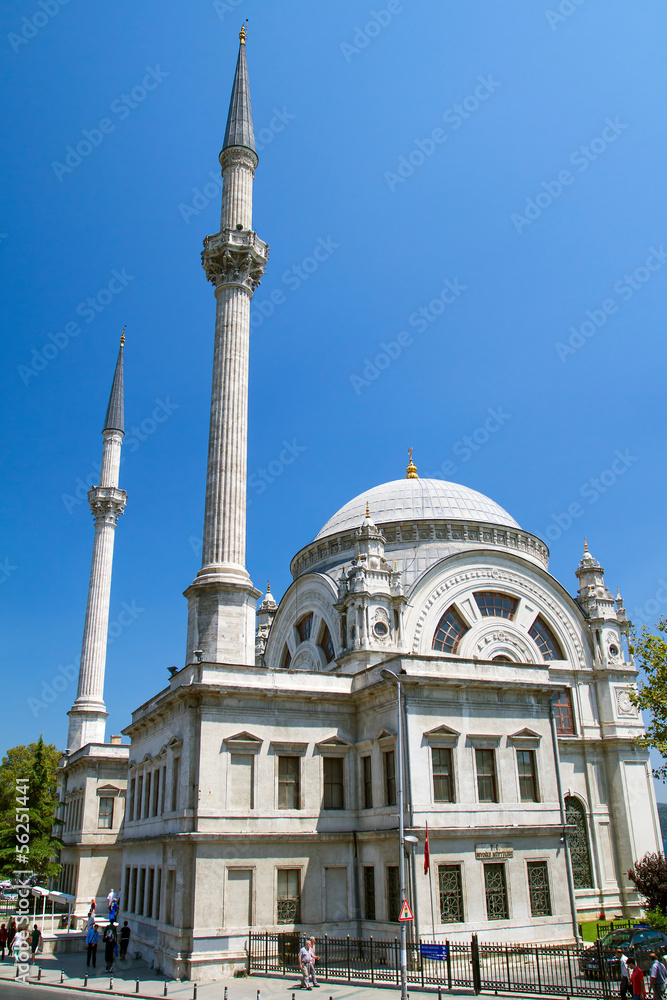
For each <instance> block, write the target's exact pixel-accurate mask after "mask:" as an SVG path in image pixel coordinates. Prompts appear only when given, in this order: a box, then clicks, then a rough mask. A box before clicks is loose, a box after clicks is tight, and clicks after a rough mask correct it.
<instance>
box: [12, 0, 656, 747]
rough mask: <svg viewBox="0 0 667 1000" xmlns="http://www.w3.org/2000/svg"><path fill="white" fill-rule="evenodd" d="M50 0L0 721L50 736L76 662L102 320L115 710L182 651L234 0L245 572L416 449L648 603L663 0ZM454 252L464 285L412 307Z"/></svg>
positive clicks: (31, 60)
mask: <svg viewBox="0 0 667 1000" xmlns="http://www.w3.org/2000/svg"><path fill="white" fill-rule="evenodd" d="M44 3H45V5H46V12H45V10H44V7H40V6H38V4H37V0H34V3H18V2H8V3H6V4H5V5H4V7H3V11H2V14H1V15H0V16H1V19H2V30H1V31H0V45H1V46H2V49H3V83H4V101H3V106H4V109H5V128H4V144H3V145H4V155H3V157H2V171H3V174H4V176H3V184H2V195H1V197H2V211H1V213H0V234H1V235H0V254H1V255H2V263H3V270H4V275H5V282H4V291H3V293H2V299H1V309H2V321H3V329H4V334H5V335H4V338H3V349H4V365H3V370H2V392H1V397H0V398H1V405H2V408H3V411H4V428H5V431H4V449H3V451H4V458H5V463H6V469H5V476H4V480H5V490H4V494H3V504H2V515H3V518H2V520H3V527H4V533H3V541H2V551H0V559H2V560H4V561H3V562H2V569H1V572H0V579H1V580H2V583H1V589H0V594H1V595H2V631H3V654H4V657H3V658H4V664H3V677H4V686H3V687H4V712H3V724H2V747H1V748H0V749H2V750H4V748H5V747H6V746H11V745H13V744H14V743H17V742H20V741H24V740H28V739H32V738H34V737H35V736H36V735H37V734H38V733H39V732H40V730H41V731H43V732H44V736H45V738H46V739H48V740H52V741H54V742H56V743H57V744H59V745H62V744H63V741H64V739H65V735H66V731H67V730H66V725H67V718H66V715H65V713H66V711H67V709H68V708H69V706H70V705H71V703H72V701H73V698H74V696H75V683H74V682H68V683H67V686H66V687H65V688H64V690H58V691H56V690H55V688H54V686H53V685H54V679H57V678H59V677H64V678H65V680H67V678H66V674H67V673H68V672H71V671H68V665H69V664H72V663H74V662H75V661H76V658H77V657H78V654H79V650H80V644H81V632H82V625H83V616H84V610H85V602H86V591H87V583H88V573H89V566H90V554H91V545H92V535H93V524H92V518H91V516H90V513H89V512H88V509H87V505H86V503H85V502H76V501H78V499H79V497H81V496H82V495H83V487H82V485H81V482H82V481H84V482H85V481H86V480H88V483H90V482H92V481H93V480H94V479H95V476H96V463H97V462H98V461H99V458H100V454H101V437H100V430H101V426H102V421H103V418H104V411H105V407H106V402H107V397H108V392H109V387H110V383H111V377H112V373H113V366H114V363H115V357H116V351H117V344H118V337H119V334H120V330H121V328H122V326H123V324H125V323H126V324H127V350H126V381H125V385H126V419H127V424H128V433H127V437H126V443H125V448H124V462H123V466H122V474H121V485H122V486H123V487H125V488H126V489H127V491H128V494H129V500H128V506H127V511H126V514H125V516H124V517H123V518H122V520H121V523H120V524H119V527H118V532H117V539H116V554H115V565H114V581H113V593H112V609H111V621H112V623H116V624H115V626H113V625H112V627H113V629H114V630H115V631H117V632H119V633H120V634H118V635H117V636H116V637H115V638H114V641H113V643H112V644H111V646H110V648H109V655H108V664H107V685H106V692H105V694H106V701H107V705H108V708H109V711H110V718H109V723H108V727H109V728H108V732H110V733H113V732H117V731H120V729H121V727H122V726H124V725H125V724H126V723H127V721H128V719H129V712H130V710H131V709H132V708H133V707H136V706H137V705H139V704H140V703H141V702H142V701H144V700H145V699H146V698H147V697H148V696H149V695H151V694H152V693H153V692H155V691H156V690H158V689H159V688H160V687H161V686H162V685H163V684H164V683H165V682H166V680H167V669H166V668H167V667H168V666H170V665H171V664H176V665H180V664H182V662H183V655H184V647H185V622H186V603H185V600H184V599H183V597H182V596H181V592H182V591H183V589H185V587H186V586H187V585H188V584H189V583H190V581H191V580H192V578H193V576H194V574H195V573H196V570H197V568H198V565H199V562H198V552H197V545H198V543H199V539H200V537H201V527H202V511H203V495H204V476H205V468H206V448H207V434H208V406H209V393H210V369H211V358H212V333H213V320H214V298H213V294H212V290H211V287H210V286H209V285H207V283H206V280H205V277H204V274H203V271H202V269H201V267H200V261H199V254H200V250H201V241H202V239H203V237H204V236H205V235H207V234H209V233H214V232H216V231H217V229H218V225H219V191H218V188H217V185H216V182H215V180H214V179H213V178H215V177H217V176H218V173H219V168H218V162H217V155H218V152H219V149H220V146H221V142H222V136H223V131H224V125H225V120H226V114H227V105H228V99H229V93H230V88H231V82H232V77H233V72H234V65H235V60H236V54H237V45H238V30H239V27H240V25H241V23H242V21H243V20H244V19H245V18H246V17H247V18H249V28H248V62H249V69H250V81H251V88H252V101H253V111H254V118H255V128H256V132H257V134H258V138H259V142H260V143H262V144H263V146H264V148H263V149H262V150H261V152H260V163H259V168H258V170H257V175H256V183H255V226H256V229H257V231H258V233H259V235H260V236H261V237H262V238H264V239H266V240H268V242H269V244H270V246H271V256H270V261H269V268H268V271H267V274H266V277H265V279H264V281H263V283H262V286H261V288H260V289H259V290H258V292H257V294H256V296H255V302H254V305H253V309H254V320H253V322H254V332H253V337H252V361H251V365H252V368H251V393H250V454H249V471H250V473H251V475H254V478H251V486H250V490H249V495H250V500H251V505H250V508H249V524H248V565H249V570H250V573H251V576H252V578H253V580H254V581H255V582H256V583H257V585H258V586H260V587H263V586H264V585H265V582H266V578H267V577H270V578H271V583H272V589H273V590H274V592H275V593H276V596H280V594H281V593H282V592H283V591H284V589H285V587H286V586H287V584H288V582H289V579H290V577H289V560H290V558H291V556H292V555H293V554H294V553H295V552H296V551H297V550H298V549H299V548H300V547H301V546H302V545H304V544H306V543H307V542H308V541H309V540H310V539H311V538H312V537H313V536H314V535H315V534H316V532H317V531H318V530H319V528H320V527H321V525H322V524H323V523H324V522H325V521H326V520H327V518H328V517H329V516H330V515H331V514H332V513H333V512H334V511H335V510H336V509H337V508H338V507H340V506H341V505H342V504H343V503H345V502H346V501H347V500H348V499H350V498H351V497H352V496H355V495H357V494H358V493H360V492H362V491H363V490H365V489H367V488H368V487H370V486H372V485H375V484H378V483H381V482H385V481H388V480H391V479H395V478H398V477H401V476H402V475H403V474H404V470H405V465H406V451H407V448H408V446H413V447H414V449H415V451H414V457H415V461H416V463H417V465H418V467H419V471H420V474H421V475H429V474H430V475H435V476H441V477H442V478H449V479H453V480H455V481H458V482H462V483H465V484H466V485H469V486H471V487H474V488H475V489H478V490H481V491H482V492H483V493H485V494H488V495H489V496H491V497H493V498H494V499H495V500H497V501H498V502H499V503H501V504H502V505H503V506H504V507H506V508H507V510H509V511H510V512H511V513H512V514H513V515H514V517H516V519H517V520H518V521H519V522H520V523H521V525H522V526H524V527H525V528H527V529H528V530H530V531H533V532H535V533H536V534H538V535H540V536H541V537H543V538H545V539H546V540H547V541H548V543H549V544H550V547H551V552H552V562H551V568H552V571H553V573H554V575H555V576H556V577H557V578H559V579H560V580H561V581H562V582H563V583H564V584H565V586H566V587H568V589H570V591H571V592H573V593H574V592H575V590H576V580H575V577H574V570H575V568H576V565H577V562H578V560H579V558H580V555H581V552H582V546H583V537H584V535H587V536H588V539H589V545H590V548H591V551H592V552H593V553H594V555H596V556H597V557H598V558H599V559H600V561H601V562H602V564H603V565H604V566H605V567H606V572H607V582H608V585H609V586H610V587H611V588H612V589H613V590H614V591H615V588H616V587H617V586H619V587H620V588H621V591H622V593H623V595H624V597H625V600H626V606H627V607H628V610H629V611H630V613H631V614H632V616H633V617H634V618H635V619H638V618H642V617H643V618H644V619H645V620H646V621H652V620H654V619H655V618H656V617H657V616H658V614H661V613H664V612H665V611H666V610H667V588H665V587H663V584H662V582H661V581H663V580H664V579H665V578H666V577H667V567H666V565H665V548H666V545H667V542H666V540H665V531H664V500H663V498H664V495H665V487H666V483H665V478H666V472H665V462H664V439H665V426H666V412H665V410H666V403H665V391H664V380H665V375H664V370H665V354H666V351H667V347H666V345H665V336H664V312H665V291H666V289H667V218H666V203H665V197H664V177H665V166H666V164H665V159H666V153H667V145H666V143H665V127H664V121H665V107H666V106H667V94H666V90H667V87H666V84H665V72H664V37H665V32H666V31H667V11H666V10H665V6H664V4H663V3H660V2H658V0H647V2H646V3H643V4H641V5H637V4H633V5H629V4H627V3H625V2H622V0H608V2H606V3H604V4H603V3H601V2H600V0H586V2H584V3H582V4H580V5H579V6H575V5H571V6H572V9H573V11H574V12H573V13H572V14H571V15H567V16H566V15H562V14H561V15H559V14H558V4H557V3H556V2H551V3H549V2H546V0H514V2H513V3H511V4H507V3H505V4H497V3H493V2H490V0H448V2H447V3H446V4H445V3H442V2H441V0H391V3H387V2H385V0H378V3H377V4H375V5H370V4H367V3H365V2H361V0H339V2H337V3H335V4H313V3H306V2H303V0H291V2H290V3H288V4H275V3H269V2H267V0H218V2H217V3H211V2H207V0H199V2H197V3H192V4H187V5H173V4H172V5H169V4H166V5H165V4H163V3H159V4H158V3H157V2H156V0H143V2H142V3H141V4H136V3H129V2H127V0H117V2H116V3H114V4H111V5H109V4H107V5H101V4H85V3H82V2H81V0H71V2H70V3H67V4H65V5H64V6H62V7H60V6H58V3H57V0H44ZM561 7H564V9H567V8H568V5H567V4H565V5H563V4H561ZM371 11H374V12H375V13H374V14H372V13H371ZM550 12H551V13H550ZM86 133H87V136H86ZM82 142H83V145H82V146H80V149H79V153H77V152H76V147H77V146H78V145H79V144H80V143H82ZM68 147H72V149H73V152H71V153H69V156H68ZM79 157H80V162H77V160H78V158H79ZM663 241H664V242H663ZM323 245H324V246H325V247H327V248H328V249H326V250H324V249H321V250H320V252H319V256H320V257H325V258H326V259H324V260H322V261H320V262H318V264H317V268H316V269H313V263H314V258H312V254H313V251H314V250H315V248H316V247H318V246H319V247H320V248H321V247H322V246H323ZM304 261H305V262H306V263H305V264H304V263H303V262H304ZM647 261H648V264H647ZM114 275H116V276H115V277H114ZM118 275H120V278H119V277H118ZM447 281H449V282H450V283H451V284H450V289H451V287H454V288H456V289H457V290H458V294H456V295H454V294H453V293H452V292H451V291H450V292H449V293H447V294H446V298H448V299H451V300H453V301H450V302H449V303H448V304H447V305H446V306H445V307H444V309H442V308H441V305H440V304H439V303H438V302H436V304H435V306H434V307H433V308H431V305H430V303H431V302H432V301H433V300H435V299H436V298H437V297H438V296H439V295H440V293H441V292H442V290H443V288H444V287H445V283H446V282H447ZM109 288H111V291H109V290H108V289H109ZM272 293H274V297H273V314H272V315H268V313H270V312H271V307H272ZM278 293H280V294H278ZM89 299H92V300H94V304H93V305H90V304H88V305H87V304H86V302H87V300H89ZM605 306H606V311H605ZM420 309H423V310H424V311H425V313H426V317H425V318H424V317H423V314H422V316H420V314H419V310H420ZM262 310H263V312H262ZM436 313H439V314H436ZM413 314H416V315H413ZM589 314H590V315H589ZM411 317H412V323H411V322H410V318H411ZM586 322H588V324H589V325H588V326H584V331H583V332H582V331H581V327H582V324H584V323H586ZM68 324H69V325H68ZM571 328H575V329H574V331H573V329H571ZM74 331H77V332H74ZM403 331H404V335H403V337H402V340H401V341H400V342H399V341H398V340H397V337H398V335H399V334H401V333H402V332H403ZM51 335H53V336H52V338H51ZM383 343H384V344H388V345H389V350H390V354H391V353H393V354H395V355H397V356H395V357H391V358H387V355H382V352H383V350H384V348H383V347H382V346H381V345H382V344H383ZM394 343H395V344H396V345H399V346H400V348H401V349H400V354H397V352H398V346H394ZM559 344H560V345H564V346H561V347H559V346H558V345H559ZM45 345H46V350H45ZM378 354H380V355H381V357H380V361H379V365H375V360H374V359H375V358H376V356H378ZM366 359H368V360H369V361H370V367H368V366H367V361H366ZM387 361H388V362H389V363H388V364H386V362H387ZM383 365H384V366H385V367H384V368H383V367H382V366H383ZM37 369H41V370H39V371H38V370H37ZM362 380H363V381H362ZM156 408H158V410H157V416H158V417H159V418H160V421H157V420H155V417H154V416H153V414H154V411H155V410H156ZM489 410H493V411H495V412H496V413H497V414H498V413H499V414H500V418H499V419H497V420H496V422H495V423H493V424H492V426H493V427H496V424H497V425H498V426H497V429H495V430H494V431H493V432H492V433H490V434H488V433H486V432H485V431H484V424H485V421H486V420H487V418H488V417H489ZM133 427H138V428H139V432H138V434H137V432H136V431H133V430H132V428H133ZM142 428H143V429H142ZM466 436H468V437H469V438H472V439H473V442H474V449H471V448H469V446H468V445H466V444H465V441H464V439H465V438H466ZM485 437H486V438H488V439H487V440H484V438H485ZM285 441H287V442H289V443H290V444H291V446H292V448H293V450H294V451H295V452H296V453H297V455H296V458H295V460H294V461H293V462H292V463H291V464H289V465H281V463H280V460H279V455H280V453H281V451H283V449H284V447H285V445H284V444H283V442H285ZM617 453H620V455H622V456H624V458H623V459H622V460H621V459H619V458H618V455H617ZM270 463H273V464H272V465H270ZM261 469H267V470H269V469H271V470H272V473H273V474H271V473H267V474H268V475H270V478H271V479H272V482H270V483H269V482H268V481H267V480H266V478H265V479H262V478H261V477H262V475H263V474H262V473H261V472H260V471H259V470H261ZM610 470H612V471H610ZM596 482H597V485H596ZM77 488H78V493H79V496H78V497H77ZM571 505H575V506H574V508H573V510H574V511H575V516H574V517H573V518H571V519H572V524H571V526H570V527H566V525H567V518H566V517H565V516H564V515H565V514H566V512H567V511H568V508H570V507H571ZM568 516H570V515H568ZM559 522H560V524H559ZM125 606H129V608H130V610H129V611H128V610H127V607H125ZM119 616H120V617H119ZM122 623H126V624H122ZM60 667H63V669H64V671H65V673H63V672H62V671H60V670H59V668H60ZM63 684H64V681H62V682H61V681H58V682H57V685H56V686H57V687H58V688H62V687H63ZM44 686H46V687H44ZM43 691H47V692H48V691H51V692H52V693H53V694H54V695H55V698H54V700H53V702H52V703H51V704H50V705H49V707H48V708H47V709H45V710H44V709H40V710H39V711H38V714H37V715H36V716H35V715H34V714H33V711H31V708H30V703H29V699H30V698H35V699H37V700H40V699H41V697H42V692H43Z"/></svg>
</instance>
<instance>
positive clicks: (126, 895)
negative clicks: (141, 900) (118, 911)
mask: <svg viewBox="0 0 667 1000" xmlns="http://www.w3.org/2000/svg"><path fill="white" fill-rule="evenodd" d="M131 886H132V869H131V868H130V867H129V866H128V867H127V868H126V869H125V886H124V888H123V892H122V895H121V899H126V900H127V908H128V910H129V909H130V902H131V898H132V897H131Z"/></svg>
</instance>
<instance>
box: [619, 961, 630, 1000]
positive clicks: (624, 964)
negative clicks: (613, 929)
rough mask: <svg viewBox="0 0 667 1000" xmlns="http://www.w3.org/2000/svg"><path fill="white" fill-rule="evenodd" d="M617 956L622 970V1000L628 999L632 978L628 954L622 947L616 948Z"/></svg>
mask: <svg viewBox="0 0 667 1000" xmlns="http://www.w3.org/2000/svg"><path fill="white" fill-rule="evenodd" d="M616 958H617V960H618V964H619V966H620V972H621V982H620V986H619V991H618V992H619V994H620V997H621V1000H627V996H628V993H630V992H631V991H630V980H629V978H628V956H627V955H624V954H623V949H622V948H617V949H616Z"/></svg>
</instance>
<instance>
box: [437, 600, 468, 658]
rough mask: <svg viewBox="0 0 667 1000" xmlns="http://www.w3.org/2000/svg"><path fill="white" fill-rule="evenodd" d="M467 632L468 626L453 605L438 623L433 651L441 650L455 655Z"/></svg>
mask: <svg viewBox="0 0 667 1000" xmlns="http://www.w3.org/2000/svg"><path fill="white" fill-rule="evenodd" d="M467 631H468V626H467V625H466V624H465V623H464V621H463V620H462V618H461V617H460V615H459V614H458V613H457V612H456V611H455V610H454V606H453V605H452V607H451V608H448V609H447V610H446V611H445V613H444V615H443V616H442V618H441V619H440V621H439V622H438V627H437V629H436V631H435V636H434V638H433V649H439V650H440V651H441V652H443V653H455V652H456V650H457V649H458V646H459V642H460V641H461V639H462V637H463V636H464V635H465V634H466V632H467Z"/></svg>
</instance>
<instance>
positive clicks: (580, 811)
mask: <svg viewBox="0 0 667 1000" xmlns="http://www.w3.org/2000/svg"><path fill="white" fill-rule="evenodd" d="M565 818H566V821H567V824H568V826H573V827H575V829H574V830H570V833H569V836H568V841H569V845H570V858H571V859H572V877H573V880H574V888H575V889H592V888H593V874H592V868H591V852H590V848H589V846H588V825H587V823H586V813H585V811H584V807H583V805H582V804H581V802H580V801H579V799H573V798H572V797H571V796H569V795H568V796H567V797H566V799H565Z"/></svg>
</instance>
